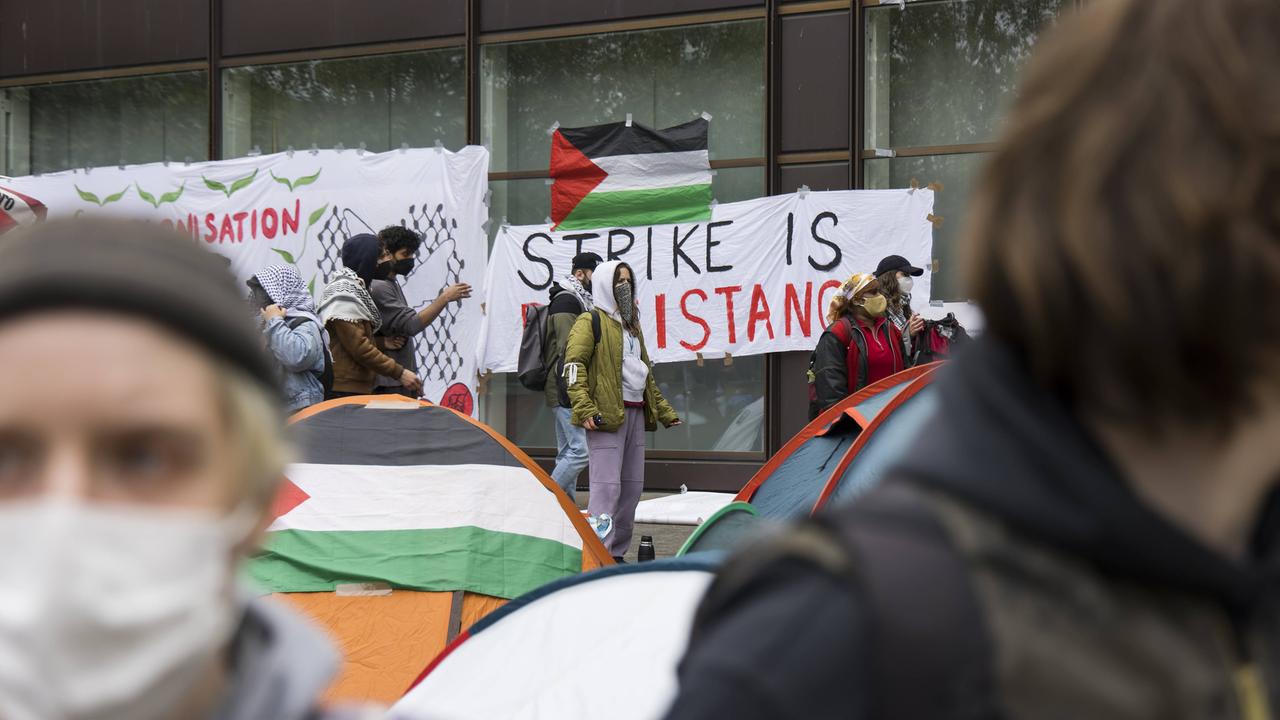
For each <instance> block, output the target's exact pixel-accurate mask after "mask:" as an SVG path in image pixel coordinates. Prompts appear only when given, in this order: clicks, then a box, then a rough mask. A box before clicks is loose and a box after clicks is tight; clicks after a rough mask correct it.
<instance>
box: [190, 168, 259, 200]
mask: <svg viewBox="0 0 1280 720" xmlns="http://www.w3.org/2000/svg"><path fill="white" fill-rule="evenodd" d="M256 177H258V171H257V170H256V169H255V170H254V171H253V172H252V173H250V174H248V175H245V176H244V177H242V178H240V179H239V180H235V181H233V182H232V183H231V187H227V186H226V185H223V184H222V183H220V182H218V181H217V180H210V179H209V178H207V177H205V176H203V175H201V176H200V179H201V180H204V184H205V187H207V188H209V189H210V190H217V191H218V192H220V193H222V194H223V195H226V196H227V197H231V196H232V195H234V194H236V191H237V190H241V189H243V188H245V187H246V186H248V185H249V183H251V182H253V179H254V178H256Z"/></svg>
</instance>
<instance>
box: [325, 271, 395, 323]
mask: <svg viewBox="0 0 1280 720" xmlns="http://www.w3.org/2000/svg"><path fill="white" fill-rule="evenodd" d="M320 319H321V320H323V321H324V322H326V323H327V322H329V321H330V320H347V321H350V322H360V321H368V322H369V323H371V324H372V325H373V331H374V332H377V331H378V328H380V327H382V313H380V312H378V306H377V305H375V304H374V303H373V296H371V295H370V294H369V289H368V288H366V287H365V286H364V281H363V280H361V279H360V276H359V275H356V273H355V271H354V270H352V269H351V268H345V267H344V268H339V269H338V272H337V273H336V274H334V276H333V279H332V280H330V281H329V285H328V286H327V287H325V289H324V295H322V296H321V297H320Z"/></svg>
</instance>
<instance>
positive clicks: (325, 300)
mask: <svg viewBox="0 0 1280 720" xmlns="http://www.w3.org/2000/svg"><path fill="white" fill-rule="evenodd" d="M342 264H343V266H344V267H342V268H341V269H340V270H338V272H337V274H336V275H334V277H333V279H332V280H331V281H330V282H329V285H328V286H327V287H325V289H324V295H323V296H322V297H321V299H320V319H321V320H323V321H324V325H325V328H326V329H327V330H328V331H329V336H330V338H331V339H330V345H329V350H330V353H331V354H332V355H333V392H332V393H330V395H331V396H332V397H344V396H348V395H368V394H370V393H372V392H373V386H374V380H375V378H377V376H379V375H383V376H385V377H388V378H392V379H394V380H395V381H396V382H398V383H400V384H401V385H403V386H404V388H405V389H406V390H409V391H410V392H413V393H415V394H416V393H418V392H421V391H422V382H421V381H420V380H418V376H417V375H416V374H414V373H413V371H411V370H408V369H406V368H405V367H403V366H401V365H400V364H399V363H397V362H396V361H395V360H393V359H391V358H390V357H388V356H387V354H386V353H384V352H383V351H382V350H380V349H379V348H378V346H377V345H376V344H375V343H374V333H376V332H377V331H378V328H380V327H381V326H382V315H381V313H379V312H378V306H377V305H376V304H375V303H374V302H373V298H372V297H371V296H370V295H369V283H371V282H372V281H374V280H377V279H385V278H386V277H387V274H388V273H389V272H390V270H391V256H390V254H389V253H387V251H386V248H385V247H383V245H382V242H381V241H380V240H378V238H377V237H375V236H373V235H369V234H367V233H366V234H361V235H355V236H353V237H350V238H348V239H347V241H346V243H344V244H343V246H342Z"/></svg>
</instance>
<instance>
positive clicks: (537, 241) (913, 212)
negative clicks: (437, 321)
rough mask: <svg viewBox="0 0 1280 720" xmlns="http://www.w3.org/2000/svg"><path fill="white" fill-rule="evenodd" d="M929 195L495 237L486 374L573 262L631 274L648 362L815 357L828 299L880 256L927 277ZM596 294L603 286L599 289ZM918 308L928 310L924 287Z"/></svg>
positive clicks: (750, 205) (731, 210)
mask: <svg viewBox="0 0 1280 720" xmlns="http://www.w3.org/2000/svg"><path fill="white" fill-rule="evenodd" d="M932 211H933V191H932V190H929V189H924V188H921V189H912V190H856V191H835V192H805V193H796V194H793V195H782V196H774V197H767V198H760V199H757V200H748V201H744V202H738V203H729V204H724V205H719V206H717V207H716V208H715V209H714V212H713V215H712V217H711V219H710V220H709V221H704V222H693V223H687V224H680V225H656V226H652V227H641V228H606V229H599V230H591V231H579V232H555V231H552V230H551V229H550V228H549V227H547V226H537V225H533V226H519V227H503V228H501V229H500V230H499V231H498V235H497V239H496V241H495V244H494V247H493V251H492V254H491V257H490V260H489V268H488V271H487V274H486V280H485V288H486V291H485V298H486V300H485V318H484V328H483V337H484V345H483V348H482V350H481V357H482V359H481V362H480V368H481V370H482V371H492V372H512V371H514V370H515V369H516V362H517V356H518V354H519V345H520V334H521V330H522V327H523V321H524V309H525V308H526V307H528V306H529V305H531V304H543V303H546V302H547V301H548V291H549V289H550V287H551V284H552V283H553V282H561V284H564V283H563V278H564V276H565V275H566V274H568V273H569V267H570V261H571V259H572V258H573V256H574V255H575V254H577V253H580V252H584V251H593V252H596V253H599V254H600V256H601V257H604V258H606V259H618V260H623V261H625V262H627V263H628V264H630V265H631V267H632V269H633V270H634V271H635V273H636V277H637V279H638V283H637V285H638V287H637V299H638V300H639V303H640V317H641V321H642V327H643V330H644V334H645V341H646V344H647V346H648V349H649V354H650V357H651V358H652V359H653V361H654V362H656V363H662V362H677V361H682V360H693V359H696V358H697V357H698V356H700V355H701V356H703V357H711V358H715V357H723V356H724V355H725V354H730V355H734V356H745V355H754V354H759V353H768V352H783V351H787V350H812V349H813V346H814V344H815V343H816V342H817V338H818V335H819V334H821V333H822V330H823V328H824V327H825V325H826V321H825V319H824V318H825V315H826V311H827V306H828V304H829V303H830V301H831V298H832V294H833V293H834V292H836V290H837V289H838V288H839V287H840V284H841V283H842V282H843V281H844V280H845V279H846V278H848V276H849V275H850V274H852V273H854V272H872V271H874V270H875V267H876V265H877V263H879V261H880V259H881V258H883V257H884V256H886V255H892V254H897V255H902V256H904V257H906V258H907V259H908V260H909V261H910V262H911V263H912V264H914V265H918V266H921V267H927V266H928V264H929V262H930V259H931V258H932V257H933V252H932V251H933V223H932V222H931V220H932V218H931V213H932ZM600 281H601V282H603V279H601V280H600ZM915 287H916V289H915V292H914V295H913V297H912V304H913V306H915V307H916V308H923V307H924V306H926V305H927V304H928V302H929V275H928V273H926V274H925V276H924V277H922V278H919V280H918V281H917V282H916V286H915Z"/></svg>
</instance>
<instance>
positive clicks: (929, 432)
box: [668, 338, 1280, 720]
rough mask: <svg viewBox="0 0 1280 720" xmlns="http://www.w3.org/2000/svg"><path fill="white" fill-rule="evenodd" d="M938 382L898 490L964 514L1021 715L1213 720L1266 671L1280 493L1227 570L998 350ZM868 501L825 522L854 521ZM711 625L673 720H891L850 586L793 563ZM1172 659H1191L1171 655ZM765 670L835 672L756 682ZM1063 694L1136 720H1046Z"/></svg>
mask: <svg viewBox="0 0 1280 720" xmlns="http://www.w3.org/2000/svg"><path fill="white" fill-rule="evenodd" d="M941 373H942V377H941V378H940V379H939V380H938V382H937V392H938V393H939V397H940V402H939V408H938V411H937V413H936V414H935V416H934V417H933V418H932V419H931V420H929V421H928V422H927V423H926V425H925V426H924V427H923V428H922V429H921V431H920V433H919V434H918V435H917V437H916V439H915V440H914V441H913V449H912V453H911V456H910V458H908V459H907V460H905V461H904V462H903V463H902V464H901V465H900V466H899V467H898V468H897V469H896V471H894V472H892V473H891V474H890V478H889V479H888V480H887V481H886V482H888V483H896V484H903V485H907V486H911V487H914V488H918V489H922V490H924V491H925V493H924V494H923V495H922V496H923V497H925V498H926V500H927V502H928V504H929V505H933V506H935V508H937V507H941V505H939V503H948V504H950V505H951V509H950V510H949V511H947V512H940V511H939V510H937V509H935V511H934V512H935V515H938V516H939V517H943V516H946V517H950V518H952V519H951V521H950V522H949V524H950V523H953V522H955V516H956V514H957V513H958V514H959V515H960V516H961V517H963V518H967V520H965V522H966V523H967V524H968V527H967V530H968V531H969V532H968V533H966V534H965V535H961V534H957V533H955V532H954V531H953V532H952V534H951V537H952V543H953V544H954V545H957V546H958V547H963V548H964V553H965V554H964V557H965V558H966V567H967V568H968V571H969V576H970V582H971V584H972V585H973V587H974V588H975V591H977V592H978V594H979V596H980V597H982V598H983V599H984V603H986V604H984V610H983V617H982V618H975V620H981V621H982V622H984V624H986V625H989V626H991V629H990V632H991V638H992V639H993V640H994V641H995V643H996V645H997V647H998V648H1000V650H999V657H1002V658H1006V661H1005V662H996V663H994V665H995V667H994V668H993V671H996V672H999V673H1001V675H1002V678H1003V679H1002V680H1001V682H1000V684H999V685H998V688H999V690H998V692H1000V693H1001V694H1002V696H1001V697H1000V698H996V699H995V701H996V703H997V704H998V705H1004V704H1006V703H1007V705H1008V707H1007V708H1006V709H1007V710H1008V711H1009V712H1008V713H1007V716H1008V717H1037V716H1045V715H1046V714H1053V713H1066V714H1065V715H1062V716H1064V717H1066V716H1076V717H1103V716H1105V717H1126V718H1129V717H1133V718H1136V717H1149V716H1151V715H1150V714H1144V713H1143V712H1142V711H1140V710H1138V709H1135V708H1139V707H1141V708H1145V709H1150V707H1151V706H1153V705H1156V706H1158V705H1160V704H1161V703H1166V704H1168V707H1175V706H1176V707H1177V713H1179V714H1177V715H1176V717H1203V716H1205V715H1204V714H1202V713H1203V709H1201V710H1197V706H1196V705H1195V704H1193V703H1192V702H1182V701H1183V700H1186V699H1188V698H1193V699H1196V700H1200V699H1204V698H1205V697H1206V696H1214V692H1217V689H1221V688H1226V690H1225V691H1224V692H1225V693H1226V694H1227V696H1229V695H1230V694H1231V693H1232V692H1233V691H1232V689H1231V688H1233V683H1235V682H1238V678H1234V677H1233V673H1234V672H1238V671H1237V670H1235V668H1236V667H1237V666H1239V665H1240V664H1241V663H1247V662H1250V661H1251V660H1252V661H1253V662H1259V663H1263V662H1264V661H1266V660H1270V658H1268V657H1266V655H1267V653H1266V652H1264V656H1263V657H1261V659H1257V658H1252V659H1251V657H1250V652H1249V648H1256V647H1259V646H1261V647H1264V648H1274V647H1276V646H1277V645H1280V642H1277V641H1276V633H1275V629H1276V628H1275V627H1274V626H1275V624H1276V623H1275V616H1276V615H1277V612H1276V608H1277V600H1278V598H1277V595H1276V592H1275V590H1276V587H1277V581H1278V580H1280V565H1277V563H1276V562H1275V552H1274V548H1275V538H1276V533H1277V528H1278V527H1280V525H1277V522H1276V518H1277V517H1280V515H1278V514H1277V512H1276V508H1277V503H1276V497H1277V495H1276V493H1272V496H1271V498H1270V499H1269V500H1268V502H1266V503H1265V504H1264V507H1263V508H1260V510H1259V514H1258V517H1259V519H1258V522H1257V524H1256V527H1255V530H1254V544H1253V553H1252V556H1251V559H1249V560H1247V561H1237V560H1234V559H1231V558H1228V557H1225V556H1223V555H1221V554H1219V553H1217V552H1215V551H1214V550H1212V549H1210V548H1209V547H1207V546H1205V545H1203V544H1201V543H1200V542H1198V541H1197V540H1196V539H1195V538H1193V537H1192V536H1190V535H1189V534H1188V533H1186V532H1184V531H1183V530H1182V529H1181V528H1179V527H1177V526H1175V525H1173V524H1172V523H1170V522H1169V521H1167V520H1165V519H1164V517H1163V516H1161V515H1158V514H1157V513H1156V512H1155V511H1154V510H1153V509H1151V508H1149V507H1148V506H1146V505H1145V504H1144V503H1143V502H1142V501H1141V500H1140V499H1139V498H1138V497H1137V496H1136V495H1135V494H1134V493H1133V492H1132V491H1131V490H1130V489H1129V487H1128V486H1127V484H1126V483H1125V482H1124V480H1123V478H1122V477H1121V476H1120V474H1119V472H1118V471H1117V469H1116V467H1115V466H1114V464H1113V463H1112V462H1111V461H1110V460H1109V459H1108V458H1107V456H1106V455H1105V454H1104V453H1103V451H1102V449H1101V448H1100V446H1099V445H1098V444H1097V443H1096V442H1095V441H1094V440H1093V438H1091V437H1090V435H1089V434H1088V433H1087V432H1086V430H1085V428H1084V427H1083V426H1082V425H1081V424H1080V423H1079V422H1078V421H1077V420H1076V419H1075V418H1074V417H1073V416H1072V414H1071V413H1070V412H1068V410H1067V408H1066V406H1065V405H1064V404H1063V402H1062V401H1061V400H1059V399H1058V398H1056V397H1054V396H1053V395H1051V394H1049V393H1047V392H1046V391H1044V390H1043V389H1041V388H1039V387H1038V386H1037V385H1036V384H1035V383H1034V382H1033V381H1032V380H1031V378H1030V377H1029V375H1028V373H1027V372H1026V370H1025V368H1024V367H1023V366H1022V365H1021V363H1020V362H1019V361H1018V360H1017V359H1016V358H1015V357H1014V356H1013V355H1012V354H1011V353H1009V352H1008V351H1006V350H1005V349H1003V348H1002V347H1000V346H999V345H998V344H996V342H995V341H994V340H991V339H989V338H988V339H983V340H979V341H977V342H975V343H973V344H971V345H970V346H968V347H967V348H966V349H965V351H964V352H962V353H960V355H959V357H958V358H957V359H956V360H955V361H953V362H952V363H951V364H950V365H949V366H947V367H946V368H944V369H943V370H942V371H941ZM1206 481H1208V479H1207V480H1206ZM872 495H874V493H872ZM935 496H936V497H937V498H938V499H937V500H929V499H928V498H931V497H935ZM870 500H871V497H870V495H868V496H864V498H863V500H862V501H855V503H854V504H853V506H852V507H848V506H846V507H844V508H836V509H834V510H833V511H831V512H830V513H829V514H828V518H827V519H828V521H829V522H834V523H835V524H837V525H838V524H839V523H841V522H849V521H851V520H852V519H853V518H854V517H856V515H855V510H856V509H860V508H861V507H862V506H863V505H866V504H868V503H869V502H870ZM871 512H874V509H873V510H872V511H871ZM973 547H977V550H976V552H977V553H978V554H976V555H975V554H973V553H974V552H975V551H974V550H973V549H972V548H973ZM757 550H758V549H757ZM855 566H856V563H855ZM918 582H919V583H920V587H921V588H927V587H928V580H927V579H923V578H922V579H921V580H920V581H918ZM1042 583H1043V584H1042ZM1073 594H1074V595H1076V597H1071V596H1072V595H1073ZM1079 597H1086V598H1089V600H1086V601H1080V600H1078V598H1079ZM1081 602H1084V605H1082V604H1081ZM990 603H994V604H990ZM1002 603H1003V604H1002ZM1091 603H1092V604H1091ZM1082 607H1085V608H1102V610H1101V611H1099V614H1090V612H1089V611H1088V610H1087V609H1086V610H1083V611H1082V610H1081V608H1082ZM700 612H701V613H703V615H704V620H702V621H701V625H700V626H699V628H698V631H697V632H696V633H695V637H697V638H698V641H697V642H696V643H695V644H694V645H693V646H691V647H690V649H689V651H688V654H687V655H686V657H685V659H684V660H683V661H682V663H681V668H680V677H681V681H682V687H681V694H680V697H679V698H678V699H677V701H676V704H675V706H674V708H673V709H672V711H671V713H670V714H669V715H668V719H669V720H683V719H685V718H698V717H711V716H712V715H711V713H713V712H714V713H717V714H718V715H717V716H725V717H728V716H732V717H739V718H766V717H768V718H783V717H794V718H803V717H847V718H854V719H858V720H861V719H868V720H869V719H870V718H874V717H877V716H876V715H875V713H874V711H873V710H872V708H871V706H870V705H869V701H868V698H873V697H874V696H875V686H874V685H873V680H872V679H873V678H874V677H875V668H876V659H875V658H876V657H877V651H876V650H875V648H874V638H875V636H876V632H875V627H876V625H875V621H874V619H873V618H870V617H869V616H868V607H867V605H866V599H865V597H864V596H863V595H862V593H861V592H857V591H855V590H854V588H853V586H852V585H851V584H850V583H848V582H847V581H844V580H843V579H841V578H837V577H834V576H832V575H831V574H829V573H826V572H823V571H820V570H817V569H815V566H814V565H812V564H807V563H804V562H802V561H797V560H794V559H786V558H784V559H781V560H779V561H777V562H774V563H772V564H768V565H765V566H763V567H761V568H760V569H759V570H758V572H756V573H755V574H754V575H753V576H752V580H751V581H750V582H748V583H744V584H743V585H742V586H741V587H740V588H738V590H737V591H736V592H735V593H734V594H732V595H730V596H728V597H724V598H719V599H718V600H717V602H716V604H715V606H714V607H711V608H704V610H703V611H700ZM1215 616H1216V617H1215ZM1028 618H1029V619H1028ZM1117 618H1120V620H1117ZM1126 618H1127V619H1128V620H1129V621H1130V622H1126V621H1125V619H1126ZM1138 619H1141V620H1142V623H1135V622H1132V621H1133V620H1138ZM1228 629H1232V630H1234V632H1227V630H1228ZM1268 633H1270V635H1267V634H1268ZM1223 635H1230V636H1232V637H1223ZM1259 636H1261V637H1259ZM934 642H945V639H943V638H937V639H935V640H934ZM1055 643H1060V645H1058V644H1055ZM1068 646H1069V647H1068ZM1170 648H1172V649H1174V650H1177V651H1179V652H1168V653H1165V652H1162V651H1164V650H1167V649H1170ZM1028 649H1030V651H1029V652H1028ZM1180 653H1182V654H1180ZM1014 659H1017V660H1016V662H1015V661H1014ZM762 666H771V667H792V666H794V667H810V668H822V667H830V668H839V670H838V672H837V675H838V676H833V675H829V674H827V673H824V672H822V671H821V670H817V671H814V672H803V673H801V672H791V673H787V672H782V673H773V674H765V675H764V676H763V677H762V676H761V674H760V673H759V671H758V668H759V667H762ZM1259 667H1260V668H1261V672H1262V673H1263V674H1264V675H1265V676H1267V680H1266V681H1264V682H1262V683H1261V685H1262V686H1263V687H1264V688H1265V687H1267V686H1274V687H1280V668H1278V667H1277V666H1276V664H1275V663H1274V662H1272V663H1271V664H1270V665H1266V664H1263V665H1260V666H1259ZM850 678H852V680H850ZM1064 689H1066V690H1064ZM1055 691H1056V692H1066V693H1067V696H1070V697H1071V698H1072V701H1073V702H1078V703H1079V707H1076V708H1075V710H1079V709H1080V707H1094V708H1096V707H1106V708H1108V709H1109V710H1116V708H1117V707H1128V711H1120V712H1117V713H1116V714H1114V715H1112V714H1105V715H1104V714H1102V713H1095V714H1090V713H1087V712H1077V713H1076V714H1075V715H1072V714H1071V711H1070V710H1068V709H1065V708H1061V707H1057V708H1053V712H1048V706H1051V705H1052V703H1053V702H1054V700H1053V698H1054V697H1057V698H1058V700H1059V701H1060V700H1061V699H1062V696H1060V695H1054V693H1055ZM1235 692H1237V693H1238V692H1239V690H1238V689H1236V690H1235ZM1006 693H1009V694H1011V695H1005V694H1006ZM1126 702H1132V704H1131V705H1128V706H1126V705H1125V703H1126ZM1227 702H1228V704H1229V701H1227ZM1242 702H1243V701H1242ZM1273 702H1274V696H1273ZM1091 703H1092V704H1091ZM1109 703H1110V704H1109ZM1179 703H1182V704H1181V705H1179ZM1168 707H1166V708H1165V709H1166V710H1168ZM1028 708H1032V710H1031V711H1029V712H1028ZM1037 709H1038V712H1037ZM1018 710H1021V711H1022V712H1021V713H1019V712H1017V711H1018ZM960 714H962V713H959V711H958V710H957V716H958V715H960ZM1214 716H1215V717H1217V716H1221V717H1233V715H1228V714H1221V715H1214ZM1161 717H1175V715H1174V714H1172V713H1168V714H1165V715H1161Z"/></svg>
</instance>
